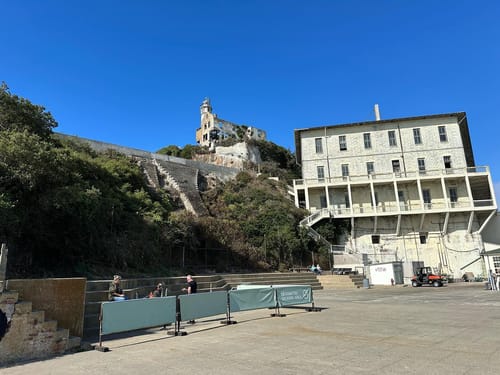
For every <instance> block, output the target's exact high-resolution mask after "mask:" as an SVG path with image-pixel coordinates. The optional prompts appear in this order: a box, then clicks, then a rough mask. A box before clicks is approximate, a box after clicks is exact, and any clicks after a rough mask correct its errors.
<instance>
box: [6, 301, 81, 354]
mask: <svg viewBox="0 0 500 375" xmlns="http://www.w3.org/2000/svg"><path fill="white" fill-rule="evenodd" d="M0 309H1V310H2V311H3V312H4V313H5V314H6V315H7V319H8V320H9V321H10V327H9V329H8V331H7V332H6V334H5V335H4V337H3V338H2V340H1V341H0V363H10V362H14V361H19V360H29V359H42V358H47V357H51V356H54V355H60V354H63V353H66V352H68V351H75V350H78V349H79V348H80V343H81V338H80V337H73V336H70V335H69V330H68V329H66V328H60V327H58V323H57V321H56V320H47V319H46V317H45V311H43V310H33V304H32V303H31V302H30V301H20V300H19V293H18V292H16V291H4V292H3V293H0Z"/></svg>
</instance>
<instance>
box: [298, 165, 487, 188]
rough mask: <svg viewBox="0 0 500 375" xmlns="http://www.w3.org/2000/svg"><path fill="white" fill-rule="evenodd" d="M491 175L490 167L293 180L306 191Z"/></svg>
mask: <svg viewBox="0 0 500 375" xmlns="http://www.w3.org/2000/svg"><path fill="white" fill-rule="evenodd" d="M488 174H489V167H487V166H478V167H467V168H443V169H435V170H426V171H425V173H422V171H420V172H419V171H407V172H391V173H370V174H362V175H351V176H334V177H325V178H308V179H298V180H293V186H294V188H295V189H304V188H312V187H322V186H323V187H324V186H332V185H334V186H343V185H348V184H369V183H370V182H376V183H383V182H392V181H411V180H417V179H421V180H433V179H440V178H441V177H444V178H455V177H465V176H469V177H471V176H486V175H488Z"/></svg>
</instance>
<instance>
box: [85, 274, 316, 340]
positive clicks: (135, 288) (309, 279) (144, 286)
mask: <svg viewBox="0 0 500 375" xmlns="http://www.w3.org/2000/svg"><path fill="white" fill-rule="evenodd" d="M194 278H195V280H196V283H197V284H198V293H207V292H211V291H212V292H215V291H222V290H230V289H231V288H233V287H236V286H238V285H240V284H254V285H291V284H292V285H293V284H301V285H311V287H312V288H313V290H318V289H323V287H322V285H321V283H320V282H319V281H318V278H317V277H316V275H314V274H313V273H309V272H307V273H297V272H287V273H280V272H273V273H253V274H223V275H207V276H195V277H194ZM160 282H161V283H162V284H163V285H164V290H165V289H166V295H168V296H177V295H180V294H184V292H183V291H182V288H184V287H186V278H185V277H184V276H182V277H170V278H161V277H159V278H143V279H123V280H122V282H121V286H122V288H123V290H124V292H125V294H126V295H127V297H128V298H131V299H134V298H136V296H138V297H139V298H143V297H145V296H147V295H148V293H149V292H150V291H152V290H153V289H154V287H155V285H157V284H158V283H160ZM109 284H110V280H95V281H87V292H86V299H85V317H84V324H83V327H84V328H83V331H84V333H83V336H84V337H86V338H89V337H95V336H96V335H98V333H99V314H100V310H101V303H102V302H106V301H108V288H109Z"/></svg>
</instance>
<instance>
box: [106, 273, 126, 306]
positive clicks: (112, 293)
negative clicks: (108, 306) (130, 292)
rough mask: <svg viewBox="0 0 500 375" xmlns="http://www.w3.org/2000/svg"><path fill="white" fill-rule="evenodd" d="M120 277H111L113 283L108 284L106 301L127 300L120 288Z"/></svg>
mask: <svg viewBox="0 0 500 375" xmlns="http://www.w3.org/2000/svg"><path fill="white" fill-rule="evenodd" d="M121 280H122V277H121V276H120V275H115V276H113V281H112V282H111V284H109V292H108V300H110V301H125V300H126V299H127V298H126V297H125V294H124V293H123V289H122V288H121V287H120V282H121Z"/></svg>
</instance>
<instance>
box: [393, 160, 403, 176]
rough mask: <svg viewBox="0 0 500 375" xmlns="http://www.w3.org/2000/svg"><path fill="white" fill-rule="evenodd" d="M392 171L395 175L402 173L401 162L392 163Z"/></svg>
mask: <svg viewBox="0 0 500 375" xmlns="http://www.w3.org/2000/svg"><path fill="white" fill-rule="evenodd" d="M392 171H393V172H394V173H401V166H400V165H399V160H393V161H392Z"/></svg>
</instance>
